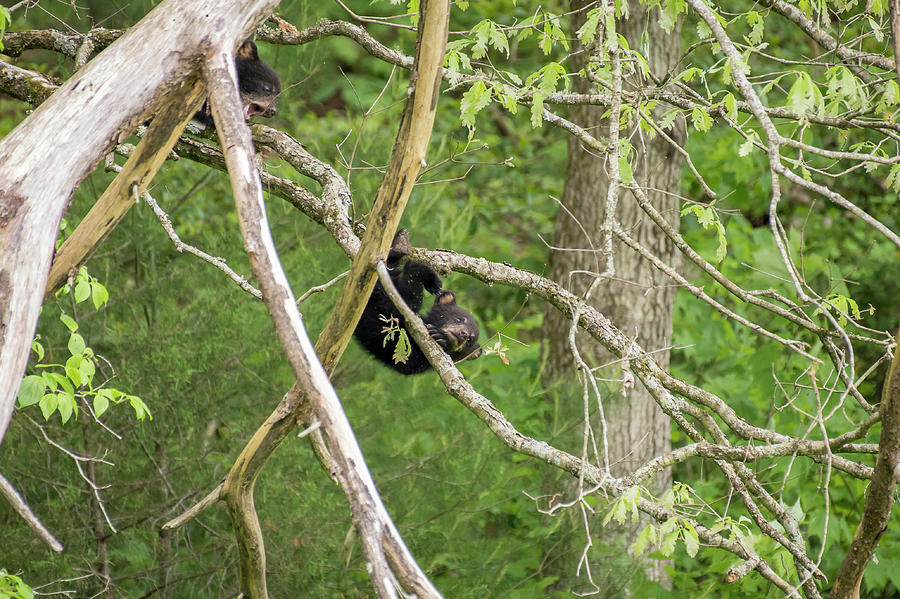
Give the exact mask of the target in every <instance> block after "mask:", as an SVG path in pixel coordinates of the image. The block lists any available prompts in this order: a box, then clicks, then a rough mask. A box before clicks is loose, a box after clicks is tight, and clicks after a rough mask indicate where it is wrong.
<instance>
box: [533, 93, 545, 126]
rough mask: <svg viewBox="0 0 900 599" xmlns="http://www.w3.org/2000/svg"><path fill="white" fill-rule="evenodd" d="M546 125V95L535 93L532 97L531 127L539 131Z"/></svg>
mask: <svg viewBox="0 0 900 599" xmlns="http://www.w3.org/2000/svg"><path fill="white" fill-rule="evenodd" d="M543 124H544V94H542V93H541V92H539V91H536V92H534V95H532V97H531V126H532V127H534V128H535V129H537V128H538V127H540V126H542V125H543Z"/></svg>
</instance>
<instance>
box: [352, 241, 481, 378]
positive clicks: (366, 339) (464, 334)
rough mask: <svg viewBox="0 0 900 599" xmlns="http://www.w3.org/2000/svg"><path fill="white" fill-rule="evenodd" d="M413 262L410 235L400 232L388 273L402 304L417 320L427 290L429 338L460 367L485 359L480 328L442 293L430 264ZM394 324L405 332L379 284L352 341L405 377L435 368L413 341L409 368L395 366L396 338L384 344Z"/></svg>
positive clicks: (406, 364) (452, 298) (447, 293)
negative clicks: (461, 363)
mask: <svg viewBox="0 0 900 599" xmlns="http://www.w3.org/2000/svg"><path fill="white" fill-rule="evenodd" d="M408 256H409V232H408V231H407V230H406V229H401V230H400V231H398V232H397V235H396V236H395V237H394V242H393V243H392V244H391V251H390V253H389V254H388V259H387V267H388V271H389V272H390V273H391V281H393V282H394V286H395V287H397V291H399V292H400V295H401V296H402V297H403V301H405V302H406V305H407V306H409V307H410V309H411V310H413V311H414V312H416V313H417V314H418V312H419V310H420V309H421V308H422V300H423V297H424V293H423V290H424V289H427V290H428V293H431V294H434V295H435V298H434V305H433V306H432V307H431V311H430V312H428V314H426V315H425V316H420V318H421V319H422V322H424V323H425V328H426V329H428V332H429V333H430V334H431V338H432V339H434V340H435V341H437V343H438V345H440V346H441V347H442V348H443V349H444V351H446V352H447V353H448V354H450V357H451V358H453V359H454V360H456V361H460V360H471V359H474V358H477V357H478V356H480V355H481V346H480V345H478V324H477V323H476V322H475V318H474V317H473V316H472V315H471V314H470V313H469V312H467V311H466V310H463V309H462V308H460V307H459V306H457V305H456V296H455V295H453V292H452V291H448V290H446V289H441V284H442V283H441V278H440V277H439V276H438V274H437V273H436V272H434V269H432V268H431V267H430V266H428V265H427V264H422V263H421V262H414V261H412V260H409V259H408ZM392 318H394V319H396V320H397V322H399V325H400V326H401V327H403V326H404V324H405V320H404V319H403V316H401V315H400V311H399V310H397V308H396V307H395V306H394V304H393V303H392V302H391V299H390V298H389V297H388V295H387V293H385V291H384V287H382V286H381V283H375V288H374V289H373V290H372V295H371V297H369V301H368V303H367V304H366V307H365V309H364V310H363V313H362V316H361V317H360V319H359V324H358V325H356V330H355V331H354V332H353V335H354V336H355V337H356V339H357V340H358V341H359V343H360V345H362V346H363V349H365V350H366V351H367V352H369V353H370V354H372V355H373V356H375V357H376V358H378V359H379V360H381V361H382V362H384V363H385V364H387V365H388V366H390V367H391V368H393V369H394V370H396V371H397V372H399V373H401V374H418V373H420V372H425V371H426V370H428V369H429V368H431V365H430V364H429V363H428V360H427V359H426V358H425V354H424V353H423V352H422V350H421V349H420V348H419V346H418V345H416V343H415V341H413V340H412V337H409V342H410V350H411V353H410V355H409V357H408V358H407V360H406V361H405V362H395V361H394V348H395V346H396V345H397V335H396V333H395V334H394V336H393V338H391V339H386V338H385V337H386V335H387V332H386V329H387V328H389V324H388V323H389V322H390V319H392Z"/></svg>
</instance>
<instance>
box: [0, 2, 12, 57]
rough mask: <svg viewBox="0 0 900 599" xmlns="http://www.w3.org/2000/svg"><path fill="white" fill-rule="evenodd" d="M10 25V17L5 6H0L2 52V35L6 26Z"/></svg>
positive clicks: (1, 48)
mask: <svg viewBox="0 0 900 599" xmlns="http://www.w3.org/2000/svg"><path fill="white" fill-rule="evenodd" d="M10 23H12V15H10V14H9V9H8V8H6V7H5V6H0V50H3V42H2V39H3V35H4V34H5V33H6V26H7V25H9V24H10Z"/></svg>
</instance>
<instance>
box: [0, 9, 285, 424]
mask: <svg viewBox="0 0 900 599" xmlns="http://www.w3.org/2000/svg"><path fill="white" fill-rule="evenodd" d="M277 4H278V0H252V1H246V2H238V1H237V0H227V1H221V0H196V1H194V2H190V3H186V2H180V1H179V0H167V1H165V2H162V3H161V4H160V5H159V6H157V7H156V8H155V9H154V10H152V11H151V12H150V13H149V14H148V15H147V16H146V17H144V19H142V20H141V22H140V23H138V24H137V25H135V26H134V27H132V28H131V29H130V30H129V31H128V32H127V33H126V34H125V35H123V36H122V37H121V38H119V39H118V40H117V41H116V42H114V43H113V44H111V45H110V46H109V47H108V48H107V49H106V50H104V51H103V52H102V53H101V54H99V55H98V56H97V57H96V58H94V59H93V60H92V61H90V62H89V63H88V64H87V65H85V66H84V68H82V69H81V70H80V71H79V72H78V73H76V74H75V75H74V76H73V77H71V78H70V79H69V80H68V81H67V82H66V83H65V84H64V85H62V86H61V87H60V88H59V89H58V90H57V91H56V93H54V94H53V95H52V96H51V97H50V98H49V99H47V100H46V101H45V102H44V103H42V104H41V105H40V106H39V107H38V108H37V110H35V111H34V113H33V114H31V115H30V116H29V117H28V118H27V119H25V120H24V121H23V122H22V123H21V124H20V125H19V126H18V127H16V128H15V129H14V130H13V131H12V132H11V133H10V134H9V135H7V136H6V137H5V138H3V140H2V141H0V439H2V437H3V434H4V433H5V432H6V427H7V425H8V424H9V420H10V418H11V416H12V410H13V407H14V405H15V399H16V394H17V392H18V388H19V383H20V382H21V380H22V374H23V373H24V371H25V365H26V363H27V362H28V354H29V348H30V346H31V339H32V337H33V335H34V331H35V328H36V326H37V319H38V313H39V311H40V308H41V300H42V298H43V292H44V287H45V283H46V280H47V273H48V270H49V268H50V260H51V257H52V256H53V247H54V242H55V241H56V236H57V233H58V230H59V222H60V219H61V218H62V215H63V212H64V211H65V208H66V206H67V205H68V203H69V199H70V198H71V197H72V193H73V192H74V190H75V188H76V187H77V185H78V184H79V183H80V182H81V180H82V179H84V177H85V176H86V175H87V174H88V173H89V172H90V171H91V170H92V169H93V168H94V167H95V166H96V165H97V164H98V163H99V162H100V160H101V159H102V158H103V156H104V155H105V154H106V153H107V152H109V151H110V149H111V148H112V147H113V145H114V144H115V143H117V142H118V141H119V140H120V139H121V138H122V137H124V136H126V135H128V134H130V133H131V132H132V131H133V130H134V129H135V128H136V127H137V125H139V124H140V123H141V122H143V121H145V120H146V119H147V118H148V116H149V115H153V114H155V113H156V111H158V110H159V109H160V107H161V106H162V105H163V104H164V102H165V101H166V98H167V97H168V96H169V95H170V94H172V93H173V92H174V91H175V90H176V89H178V88H179V86H181V85H182V84H183V83H184V82H185V81H186V80H187V79H188V78H190V77H191V76H192V75H194V74H195V73H196V72H197V69H198V66H199V64H200V60H201V59H202V57H203V55H204V54H205V53H207V52H209V51H210V50H211V49H212V46H213V44H212V42H211V38H210V35H209V32H211V31H215V32H217V35H219V36H220V37H219V39H223V38H224V39H228V40H233V43H234V45H235V46H237V44H239V43H240V42H241V41H242V40H243V39H244V38H245V37H246V36H247V35H248V34H249V33H250V31H252V30H253V28H254V27H255V26H256V25H257V24H258V23H259V22H260V21H261V20H262V19H263V18H265V16H266V15H268V14H269V13H270V12H271V11H272V10H273V9H274V8H275V6H276V5H277ZM142 183H144V184H146V183H147V181H143V182H142Z"/></svg>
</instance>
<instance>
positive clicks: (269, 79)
mask: <svg viewBox="0 0 900 599" xmlns="http://www.w3.org/2000/svg"><path fill="white" fill-rule="evenodd" d="M234 66H235V69H236V70H237V78H238V90H239V91H240V93H241V104H243V106H244V118H245V119H249V118H250V117H251V116H253V115H257V114H259V115H262V116H264V117H273V116H275V107H276V106H277V105H278V96H279V95H280V94H281V79H279V78H278V73H276V72H275V70H274V69H273V68H272V67H270V66H269V65H267V64H266V63H264V62H263V61H262V60H260V59H259V54H258V53H257V51H256V44H254V43H253V42H251V41H250V40H247V41H246V42H244V43H243V44H241V47H240V48H238V51H237V52H236V53H235V55H234ZM194 118H195V119H197V120H198V121H200V122H201V123H203V124H204V125H206V126H207V127H212V126H213V125H214V123H213V117H212V111H211V110H210V107H209V100H207V101H206V102H204V103H203V107H202V108H201V109H200V110H199V111H198V112H197V114H195V115H194Z"/></svg>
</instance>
